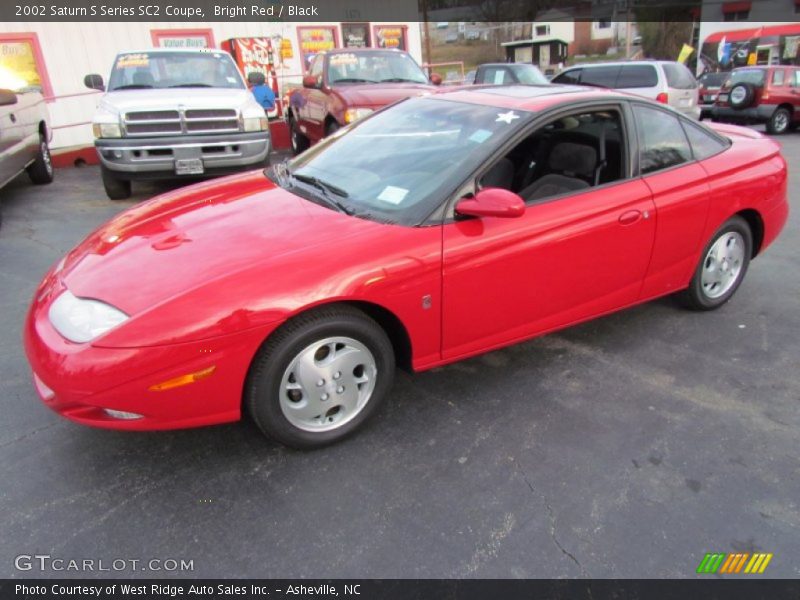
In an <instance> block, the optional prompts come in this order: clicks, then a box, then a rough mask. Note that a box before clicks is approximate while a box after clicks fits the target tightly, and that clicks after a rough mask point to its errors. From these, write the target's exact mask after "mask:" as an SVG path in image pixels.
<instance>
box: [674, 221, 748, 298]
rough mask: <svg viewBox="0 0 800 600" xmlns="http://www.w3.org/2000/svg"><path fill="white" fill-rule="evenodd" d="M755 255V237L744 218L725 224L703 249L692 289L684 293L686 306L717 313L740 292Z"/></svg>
mask: <svg viewBox="0 0 800 600" xmlns="http://www.w3.org/2000/svg"><path fill="white" fill-rule="evenodd" d="M752 253H753V234H752V232H751V231H750V226H749V225H748V224H747V221H745V220H744V219H743V218H742V217H739V216H735V217H732V218H730V219H728V220H727V221H726V222H725V223H723V225H722V227H720V228H719V229H718V230H717V231H716V233H715V234H714V235H713V236H712V237H711V240H710V241H709V242H708V244H706V247H705V248H703V253H702V254H701V259H700V264H698V265H697V268H696V269H695V272H694V275H693V276H692V280H691V282H690V283H689V287H688V288H687V289H686V290H684V291H683V292H681V294H680V299H681V301H682V302H683V304H684V305H685V306H686V307H687V308H690V309H692V310H714V309H715V308H719V307H720V306H722V305H723V304H725V303H726V302H727V301H728V300H730V299H731V297H732V296H733V295H734V294H735V293H736V290H737V289H739V285H741V283H742V280H743V279H744V276H745V274H746V273H747V268H748V267H749V266H750V257H751V256H752Z"/></svg>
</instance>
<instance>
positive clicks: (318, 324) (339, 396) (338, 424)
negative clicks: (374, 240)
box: [244, 306, 395, 449]
mask: <svg viewBox="0 0 800 600" xmlns="http://www.w3.org/2000/svg"><path fill="white" fill-rule="evenodd" d="M394 371H395V357H394V350H393V348H392V344H391V342H390V341H389V338H388V337H387V335H386V332H385V331H384V330H383V329H382V328H381V327H380V325H378V324H377V323H376V322H375V321H374V320H372V319H371V318H369V317H368V316H367V315H365V314H364V313H363V312H361V311H360V310H358V309H355V308H353V307H349V306H335V307H323V308H320V309H316V310H313V311H310V312H308V313H306V314H303V315H300V316H298V317H296V318H294V319H292V320H290V321H288V322H287V323H286V324H284V325H283V326H281V328H280V329H279V330H278V331H276V332H275V333H274V334H273V335H272V336H271V337H270V338H269V339H268V340H267V342H266V343H265V344H264V345H263V346H262V348H261V350H259V352H258V354H257V355H256V357H255V359H254V360H253V364H252V365H251V367H250V373H249V374H248V377H247V383H246V386H245V399H244V403H245V406H246V407H247V410H248V412H249V413H250V415H251V416H252V418H253V421H255V423H256V425H257V426H258V427H259V429H261V431H262V432H263V433H265V434H266V435H267V436H269V437H271V438H273V439H275V440H277V441H278V442H280V443H282V444H284V445H286V446H290V447H292V448H298V449H313V448H321V447H323V446H326V445H328V444H332V443H334V442H338V441H340V440H342V439H344V438H346V437H347V436H349V435H351V434H352V433H353V432H355V431H356V430H357V429H359V428H360V427H361V426H363V425H364V423H365V422H366V421H367V420H368V419H369V418H370V417H371V416H372V415H374V414H375V413H376V412H377V410H378V409H379V407H380V405H381V404H382V403H383V402H384V401H385V399H386V396H387V394H388V392H389V390H390V388H391V386H392V381H393V379H394Z"/></svg>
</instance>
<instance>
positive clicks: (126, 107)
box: [100, 88, 252, 113]
mask: <svg viewBox="0 0 800 600" xmlns="http://www.w3.org/2000/svg"><path fill="white" fill-rule="evenodd" d="M251 97H252V95H251V94H250V92H249V90H244V89H240V90H237V89H233V88H172V89H161V90H158V89H152V90H151V89H144V90H120V91H118V92H108V93H106V94H105V95H104V96H103V97H102V99H101V100H100V108H102V109H105V110H108V111H113V112H120V113H125V112H128V111H131V110H158V109H172V110H175V109H176V108H177V107H178V106H179V105H183V106H184V107H185V108H190V109H191V108H239V107H240V106H243V105H244V104H246V103H248V102H250V99H251Z"/></svg>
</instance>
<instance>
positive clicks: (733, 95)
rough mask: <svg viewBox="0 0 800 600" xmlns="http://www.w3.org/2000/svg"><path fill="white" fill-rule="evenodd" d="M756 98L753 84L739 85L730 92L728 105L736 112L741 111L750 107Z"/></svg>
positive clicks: (743, 83)
mask: <svg viewBox="0 0 800 600" xmlns="http://www.w3.org/2000/svg"><path fill="white" fill-rule="evenodd" d="M755 97H756V88H755V86H754V85H753V84H752V83H747V82H742V83H737V84H736V85H734V86H733V87H732V88H731V89H730V91H729V92H728V104H730V105H731V108H733V109H735V110H741V109H743V108H747V107H748V106H750V105H751V104H752V103H753V100H755Z"/></svg>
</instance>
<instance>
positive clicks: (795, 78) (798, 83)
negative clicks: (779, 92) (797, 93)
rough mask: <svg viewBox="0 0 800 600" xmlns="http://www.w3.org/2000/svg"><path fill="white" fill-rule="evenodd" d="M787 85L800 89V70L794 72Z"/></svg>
mask: <svg viewBox="0 0 800 600" xmlns="http://www.w3.org/2000/svg"><path fill="white" fill-rule="evenodd" d="M789 85H791V86H792V87H800V70H795V72H794V73H793V74H792V77H791V78H790V79H789Z"/></svg>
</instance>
